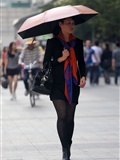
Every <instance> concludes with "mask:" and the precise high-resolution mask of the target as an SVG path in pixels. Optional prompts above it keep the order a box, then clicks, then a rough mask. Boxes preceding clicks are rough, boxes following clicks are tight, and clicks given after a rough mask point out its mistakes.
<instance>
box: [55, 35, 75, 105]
mask: <svg viewBox="0 0 120 160" xmlns="http://www.w3.org/2000/svg"><path fill="white" fill-rule="evenodd" d="M57 38H58V39H59V40H60V42H61V43H62V44H63V46H64V47H65V48H66V49H67V50H68V51H69V53H70V56H69V57H68V58H67V59H66V60H65V63H64V77H65V90H64V93H65V96H66V98H67V100H68V102H69V104H71V103H72V92H73V91H72V85H73V83H74V84H75V85H78V77H77V61H76V55H75V51H74V46H75V43H76V40H75V37H74V36H73V35H72V34H70V36H69V44H70V45H69V44H68V43H66V41H65V39H64V36H63V34H62V33H60V34H59V35H58V37H57Z"/></svg>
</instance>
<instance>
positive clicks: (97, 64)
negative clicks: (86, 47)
mask: <svg viewBox="0 0 120 160" xmlns="http://www.w3.org/2000/svg"><path fill="white" fill-rule="evenodd" d="M92 49H93V50H94V53H95V55H96V57H97V61H96V59H95V58H94V56H92V61H93V63H94V66H95V72H94V81H93V84H94V83H95V84H97V85H98V84H99V76H100V71H99V67H100V63H101V56H102V53H103V50H102V48H101V47H100V46H99V41H95V45H94V46H92Z"/></svg>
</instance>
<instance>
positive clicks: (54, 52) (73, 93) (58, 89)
mask: <svg viewBox="0 0 120 160" xmlns="http://www.w3.org/2000/svg"><path fill="white" fill-rule="evenodd" d="M74 26H75V24H74V20H73V19H72V18H67V19H64V20H61V21H59V25H58V26H57V27H56V29H55V30H54V33H53V34H54V37H53V38H52V39H49V40H48V41H47V46H46V51H45V57H44V61H43V64H46V62H50V61H51V59H52V76H53V85H52V90H51V94H50V99H51V101H52V102H53V105H54V107H55V110H56V112H57V117H58V119H57V131H58V135H59V138H60V141H61V145H62V150H63V160H70V147H71V145H72V136H73V131H74V115H75V110H76V105H77V104H78V98H79V92H80V87H81V88H83V87H84V86H85V84H86V79H85V76H86V70H85V62H84V56H83V41H82V40H80V39H78V38H75V37H74V36H73V34H72V33H73V29H74ZM77 62H78V63H77Z"/></svg>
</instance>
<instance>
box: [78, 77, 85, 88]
mask: <svg viewBox="0 0 120 160" xmlns="http://www.w3.org/2000/svg"><path fill="white" fill-rule="evenodd" d="M85 85H86V79H85V77H82V78H81V79H80V84H79V86H80V87H81V88H84V87H85Z"/></svg>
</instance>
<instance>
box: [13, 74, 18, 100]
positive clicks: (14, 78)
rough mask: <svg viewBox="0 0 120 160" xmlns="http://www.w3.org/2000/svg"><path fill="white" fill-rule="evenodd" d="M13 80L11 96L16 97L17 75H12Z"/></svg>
mask: <svg viewBox="0 0 120 160" xmlns="http://www.w3.org/2000/svg"><path fill="white" fill-rule="evenodd" d="M13 80H14V88H13V89H14V90H13V98H14V99H16V88H17V84H18V75H14V77H13Z"/></svg>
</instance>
